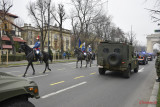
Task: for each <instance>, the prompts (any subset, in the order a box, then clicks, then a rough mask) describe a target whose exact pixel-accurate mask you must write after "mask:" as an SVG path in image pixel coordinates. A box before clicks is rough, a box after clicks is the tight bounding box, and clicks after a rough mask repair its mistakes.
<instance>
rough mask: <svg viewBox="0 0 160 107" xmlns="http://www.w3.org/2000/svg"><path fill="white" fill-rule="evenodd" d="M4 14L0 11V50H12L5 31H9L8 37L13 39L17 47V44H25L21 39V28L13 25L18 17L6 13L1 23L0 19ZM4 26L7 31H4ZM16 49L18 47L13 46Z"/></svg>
mask: <svg viewBox="0 0 160 107" xmlns="http://www.w3.org/2000/svg"><path fill="white" fill-rule="evenodd" d="M3 15H4V13H3V11H2V10H0V38H1V40H2V47H0V48H1V49H8V50H11V49H12V45H11V42H10V38H9V37H8V36H7V35H6V31H9V33H10V35H11V36H12V38H13V41H14V43H15V44H16V45H19V43H23V42H25V41H24V40H23V38H21V32H22V28H20V27H18V26H17V25H15V24H14V20H15V19H16V18H18V16H16V15H14V14H11V13H7V14H6V15H5V18H6V19H5V21H2V20H3V19H1V18H2V17H3ZM5 25H6V26H7V29H5ZM15 47H17V49H18V46H15Z"/></svg>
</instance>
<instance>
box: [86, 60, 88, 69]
mask: <svg viewBox="0 0 160 107" xmlns="http://www.w3.org/2000/svg"><path fill="white" fill-rule="evenodd" d="M87 64H88V61H87V60H86V68H87Z"/></svg>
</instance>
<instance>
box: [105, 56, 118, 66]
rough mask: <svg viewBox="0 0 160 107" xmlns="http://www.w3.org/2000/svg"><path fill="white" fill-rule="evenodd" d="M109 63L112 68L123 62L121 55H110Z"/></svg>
mask: <svg viewBox="0 0 160 107" xmlns="http://www.w3.org/2000/svg"><path fill="white" fill-rule="evenodd" d="M107 61H108V63H109V64H110V65H111V66H116V65H118V64H119V63H120V61H121V57H120V54H118V53H112V54H110V55H108V58H107Z"/></svg>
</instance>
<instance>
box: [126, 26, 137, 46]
mask: <svg viewBox="0 0 160 107" xmlns="http://www.w3.org/2000/svg"><path fill="white" fill-rule="evenodd" d="M135 37H136V34H135V33H134V32H133V31H132V27H131V31H130V32H128V33H127V39H128V40H129V42H130V44H133V43H134V42H135V39H136V38H135Z"/></svg>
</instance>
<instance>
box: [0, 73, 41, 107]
mask: <svg viewBox="0 0 160 107" xmlns="http://www.w3.org/2000/svg"><path fill="white" fill-rule="evenodd" d="M28 98H36V99H38V98H40V97H39V92H38V86H37V84H36V83H35V82H34V81H31V80H28V79H25V78H22V77H16V76H13V75H10V74H7V73H3V72H0V107H35V106H34V105H33V104H32V103H31V102H29V101H28Z"/></svg>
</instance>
